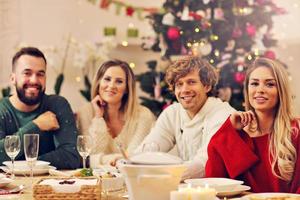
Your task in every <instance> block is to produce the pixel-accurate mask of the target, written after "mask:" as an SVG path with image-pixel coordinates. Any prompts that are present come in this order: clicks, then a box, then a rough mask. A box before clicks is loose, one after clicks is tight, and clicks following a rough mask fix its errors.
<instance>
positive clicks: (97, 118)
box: [78, 60, 155, 167]
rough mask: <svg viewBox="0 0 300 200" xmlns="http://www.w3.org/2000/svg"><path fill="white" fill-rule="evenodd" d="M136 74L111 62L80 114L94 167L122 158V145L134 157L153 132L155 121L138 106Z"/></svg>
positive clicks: (100, 71)
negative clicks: (89, 139) (145, 138)
mask: <svg viewBox="0 0 300 200" xmlns="http://www.w3.org/2000/svg"><path fill="white" fill-rule="evenodd" d="M135 87H136V85H135V78H134V74H133V72H132V70H131V68H130V67H129V65H128V64H127V63H126V62H123V61H120V60H109V61H107V62H105V63H103V64H102V65H101V66H100V68H99V69H98V71H97V73H96V76H95V78H94V81H93V83H92V91H91V97H92V101H91V103H89V104H88V105H86V106H85V107H83V108H82V109H81V110H80V111H79V112H78V126H79V130H80V131H81V133H82V134H89V135H91V137H92V139H93V148H92V153H91V156H90V164H91V167H97V166H98V165H100V164H113V163H114V162H115V161H116V160H117V159H119V158H121V154H120V152H119V150H118V148H117V145H118V144H122V146H123V147H124V148H125V149H126V150H127V152H128V153H129V154H131V153H132V152H133V151H134V150H135V149H136V147H137V146H138V145H139V144H140V143H141V142H142V140H143V139H144V137H145V136H146V135H147V134H148V133H149V132H150V128H151V126H152V124H153V123H154V120H155V117H154V115H153V114H152V112H151V111H150V110H149V109H147V108H146V107H144V106H141V105H139V104H138V102H137V96H136V89H135Z"/></svg>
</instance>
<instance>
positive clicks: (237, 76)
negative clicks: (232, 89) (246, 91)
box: [234, 72, 245, 84]
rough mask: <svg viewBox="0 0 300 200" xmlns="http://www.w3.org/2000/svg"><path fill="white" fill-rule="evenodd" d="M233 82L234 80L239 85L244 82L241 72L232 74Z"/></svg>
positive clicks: (243, 75)
mask: <svg viewBox="0 0 300 200" xmlns="http://www.w3.org/2000/svg"><path fill="white" fill-rule="evenodd" d="M234 80H235V82H237V83H239V84H243V82H244V80H245V74H244V73H243V72H236V73H235V74H234Z"/></svg>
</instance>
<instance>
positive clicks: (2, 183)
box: [0, 177, 13, 187]
mask: <svg viewBox="0 0 300 200" xmlns="http://www.w3.org/2000/svg"><path fill="white" fill-rule="evenodd" d="M11 182H13V180H12V179H10V178H6V177H5V178H1V179H0V187H4V186H6V185H8V184H10V183H11Z"/></svg>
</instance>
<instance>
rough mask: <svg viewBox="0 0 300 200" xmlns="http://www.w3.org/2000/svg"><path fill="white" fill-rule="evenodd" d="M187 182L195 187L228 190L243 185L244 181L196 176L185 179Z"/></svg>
mask: <svg viewBox="0 0 300 200" xmlns="http://www.w3.org/2000/svg"><path fill="white" fill-rule="evenodd" d="M184 182H185V183H188V184H191V185H192V186H193V187H199V186H200V187H205V186H208V187H211V188H215V189H216V190H217V192H218V191H224V190H226V191H228V190H232V189H233V188H235V187H236V186H237V185H241V184H243V183H244V182H243V181H238V180H234V179H229V178H196V179H187V180H184Z"/></svg>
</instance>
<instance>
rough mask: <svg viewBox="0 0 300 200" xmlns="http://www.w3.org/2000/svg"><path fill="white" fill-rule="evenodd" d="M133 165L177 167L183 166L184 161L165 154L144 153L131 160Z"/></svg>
mask: <svg viewBox="0 0 300 200" xmlns="http://www.w3.org/2000/svg"><path fill="white" fill-rule="evenodd" d="M129 160H130V162H131V163H133V164H143V165H177V164H182V159H181V158H179V157H177V156H174V155H171V154H168V153H164V152H144V153H140V154H136V155H133V156H131V157H130V158H129Z"/></svg>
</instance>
